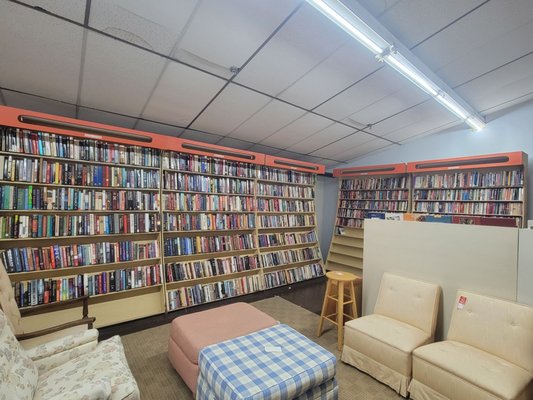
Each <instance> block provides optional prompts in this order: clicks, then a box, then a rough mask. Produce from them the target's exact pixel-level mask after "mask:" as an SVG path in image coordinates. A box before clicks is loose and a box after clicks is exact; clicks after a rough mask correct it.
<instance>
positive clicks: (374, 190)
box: [340, 188, 409, 200]
mask: <svg viewBox="0 0 533 400" xmlns="http://www.w3.org/2000/svg"><path fill="white" fill-rule="evenodd" d="M408 190H409V188H390V189H340V191H341V192H407V191H408ZM341 199H342V200H349V199H345V198H342V197H341Z"/></svg>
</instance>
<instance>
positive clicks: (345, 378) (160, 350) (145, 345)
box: [122, 297, 402, 400]
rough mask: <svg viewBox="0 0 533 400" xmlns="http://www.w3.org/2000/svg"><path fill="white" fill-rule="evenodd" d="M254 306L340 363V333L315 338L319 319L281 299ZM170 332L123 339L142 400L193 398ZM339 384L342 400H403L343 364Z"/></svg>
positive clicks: (163, 328) (154, 331)
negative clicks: (172, 356)
mask: <svg viewBox="0 0 533 400" xmlns="http://www.w3.org/2000/svg"><path fill="white" fill-rule="evenodd" d="M252 304H253V305H254V306H255V307H257V308H258V309H260V310H262V311H264V312H266V313H267V314H269V315H271V316H272V317H274V318H276V319H277V320H279V321H280V322H282V323H285V324H287V325H290V326H291V327H293V328H294V329H296V330H298V331H299V332H300V333H302V334H303V335H305V336H307V337H308V338H310V339H311V340H313V341H315V342H316V343H318V344H319V345H321V346H322V347H324V348H326V349H328V350H329V351H331V352H332V353H333V354H335V356H336V357H337V359H339V358H340V353H339V352H338V351H337V333H336V331H335V330H334V329H333V328H332V327H331V326H329V324H328V325H327V327H326V328H327V330H326V331H325V332H324V334H323V335H322V336H321V337H320V338H317V337H316V329H317V326H318V315H316V314H314V313H312V312H310V311H308V310H306V309H304V308H302V307H300V306H297V305H295V304H293V303H291V302H289V301H287V300H284V299H282V298H281V297H272V298H269V299H265V300H260V301H257V302H255V303H252ZM168 329H169V325H168V324H167V325H162V326H158V327H155V328H151V329H146V330H144V331H141V332H136V333H132V334H130V335H124V336H122V341H123V343H124V348H125V351H126V357H127V358H128V362H129V365H130V368H131V370H132V372H133V375H134V376H135V378H136V379H137V383H138V385H139V388H140V391H141V398H142V399H143V400H149V399H153V400H156V399H157V400H161V399H187V400H188V399H192V398H193V396H192V394H191V392H190V391H189V389H188V388H187V386H186V385H185V384H184V383H183V381H182V380H181V378H180V377H179V375H178V374H177V373H176V371H174V369H173V368H172V366H171V365H170V362H169V361H168V359H167V354H166V350H167V339H168ZM337 380H338V383H339V398H340V399H341V400H352V399H353V400H389V399H395V400H397V399H402V397H401V396H398V395H397V394H396V393H395V392H394V391H393V390H392V389H390V388H389V387H388V386H385V385H382V384H381V383H379V382H377V381H376V380H374V379H373V378H371V377H369V376H368V375H366V374H363V373H361V372H359V371H358V370H357V369H355V368H353V367H351V366H349V365H346V364H344V363H342V362H341V361H338V363H337Z"/></svg>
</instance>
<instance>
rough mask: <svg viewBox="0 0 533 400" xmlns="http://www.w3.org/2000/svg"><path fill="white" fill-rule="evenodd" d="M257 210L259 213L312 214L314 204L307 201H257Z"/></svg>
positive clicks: (274, 199)
mask: <svg viewBox="0 0 533 400" xmlns="http://www.w3.org/2000/svg"><path fill="white" fill-rule="evenodd" d="M257 209H258V210H259V211H273V212H280V211H281V212H313V211H315V202H314V201H307V200H286V199H281V198H273V199H261V198H259V199H257Z"/></svg>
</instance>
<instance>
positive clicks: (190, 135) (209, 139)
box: [180, 129, 222, 144]
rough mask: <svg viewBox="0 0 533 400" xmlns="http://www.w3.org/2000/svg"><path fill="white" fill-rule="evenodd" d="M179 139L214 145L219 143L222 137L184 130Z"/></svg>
mask: <svg viewBox="0 0 533 400" xmlns="http://www.w3.org/2000/svg"><path fill="white" fill-rule="evenodd" d="M180 138H182V139H189V140H196V141H198V142H202V143H211V144H215V143H217V142H218V141H220V139H221V138H222V136H220V135H213V134H211V133H207V132H200V131H195V130H192V129H185V130H184V131H183V133H182V134H181V136H180Z"/></svg>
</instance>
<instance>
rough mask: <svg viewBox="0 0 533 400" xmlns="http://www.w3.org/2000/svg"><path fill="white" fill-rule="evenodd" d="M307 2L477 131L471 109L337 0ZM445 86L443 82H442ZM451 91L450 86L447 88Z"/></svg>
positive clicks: (476, 119)
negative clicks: (454, 97) (455, 98)
mask: <svg viewBox="0 0 533 400" xmlns="http://www.w3.org/2000/svg"><path fill="white" fill-rule="evenodd" d="M307 2H308V3H309V4H310V5H312V6H313V7H314V8H316V9H317V10H318V11H320V12H321V13H322V14H324V15H325V16H326V17H328V18H329V19H330V20H331V21H333V22H334V23H335V24H337V25H338V26H339V27H341V28H342V29H343V30H344V31H346V32H347V33H348V34H349V35H350V36H352V37H353V38H355V39H357V40H358V41H359V42H360V43H361V44H362V45H364V46H365V47H366V48H367V49H369V50H370V51H371V52H372V53H374V55H375V56H376V58H377V59H378V60H379V61H383V62H385V63H387V64H388V65H390V66H391V67H392V68H394V69H395V70H396V71H398V72H399V73H400V74H402V75H403V76H404V77H406V78H407V79H409V80H410V81H411V82H412V83H414V84H415V85H416V86H418V87H419V88H420V89H422V90H423V91H424V92H426V93H428V94H429V95H430V96H431V97H433V98H434V99H435V100H437V101H438V102H439V103H440V104H441V105H443V106H444V107H446V108H447V109H448V110H449V111H451V112H452V113H453V114H455V115H456V116H457V117H459V118H461V119H462V120H463V121H464V122H465V123H467V124H468V125H469V126H470V127H471V128H472V129H473V130H475V131H480V130H481V129H483V128H484V127H485V123H484V122H483V120H482V119H481V117H479V116H478V115H477V114H476V113H475V112H470V111H468V110H467V109H466V108H465V107H463V106H462V105H461V104H460V103H459V102H457V101H456V100H454V99H453V98H452V96H451V95H450V94H449V93H446V91H445V90H443V89H442V88H441V87H439V85H437V84H436V83H435V82H433V80H431V79H430V78H428V77H427V76H426V75H425V74H424V73H422V72H421V71H420V70H419V69H418V68H416V67H415V66H414V65H413V63H411V62H410V61H409V60H408V59H407V58H406V57H405V56H404V55H402V54H400V53H399V52H398V51H396V50H394V47H393V44H392V43H390V42H388V41H387V40H385V39H384V38H383V37H382V36H381V35H380V34H378V33H377V32H376V31H375V30H373V29H372V28H371V27H370V26H369V25H368V24H367V23H365V22H364V21H363V20H362V19H361V18H360V17H358V16H357V15H355V14H354V12H353V11H352V10H350V9H349V8H348V7H346V6H345V5H344V4H343V3H342V2H341V1H339V0H307ZM444 86H446V85H444ZM450 90H451V89H450Z"/></svg>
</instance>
